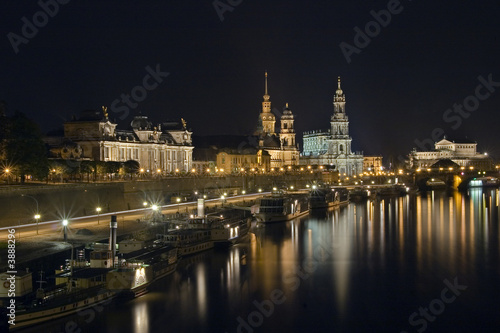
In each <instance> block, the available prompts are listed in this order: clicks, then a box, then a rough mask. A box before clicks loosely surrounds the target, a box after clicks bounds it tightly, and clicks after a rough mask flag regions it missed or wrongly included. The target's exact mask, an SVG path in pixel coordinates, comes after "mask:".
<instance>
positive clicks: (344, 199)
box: [309, 187, 349, 209]
mask: <svg viewBox="0 0 500 333" xmlns="http://www.w3.org/2000/svg"><path fill="white" fill-rule="evenodd" d="M348 202H349V191H347V189H345V188H341V187H339V188H323V189H313V190H311V192H310V193H309V209H325V208H330V207H336V206H340V205H342V204H347V203H348Z"/></svg>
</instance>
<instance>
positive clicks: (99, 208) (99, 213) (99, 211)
mask: <svg viewBox="0 0 500 333" xmlns="http://www.w3.org/2000/svg"><path fill="white" fill-rule="evenodd" d="M95 210H96V212H97V225H99V215H101V207H97V208H96V209H95Z"/></svg>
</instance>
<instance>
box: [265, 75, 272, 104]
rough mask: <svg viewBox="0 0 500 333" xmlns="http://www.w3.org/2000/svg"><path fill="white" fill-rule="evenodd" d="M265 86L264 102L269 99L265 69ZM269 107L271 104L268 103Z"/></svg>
mask: <svg viewBox="0 0 500 333" xmlns="http://www.w3.org/2000/svg"><path fill="white" fill-rule="evenodd" d="M265 82H266V85H265V86H266V88H265V94H264V102H269V99H271V96H269V94H268V93H267V71H266V80H265ZM269 107H271V105H269Z"/></svg>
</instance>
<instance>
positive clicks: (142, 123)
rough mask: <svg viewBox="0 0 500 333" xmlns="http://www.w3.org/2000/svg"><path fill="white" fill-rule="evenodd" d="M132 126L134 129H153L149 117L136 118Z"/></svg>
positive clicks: (131, 123)
mask: <svg viewBox="0 0 500 333" xmlns="http://www.w3.org/2000/svg"><path fill="white" fill-rule="evenodd" d="M130 126H131V127H132V128H133V129H143V130H149V129H151V126H152V123H151V122H150V121H149V120H148V117H147V116H142V115H140V116H135V117H134V119H133V120H132V122H130Z"/></svg>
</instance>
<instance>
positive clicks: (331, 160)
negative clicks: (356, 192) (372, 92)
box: [300, 77, 363, 176]
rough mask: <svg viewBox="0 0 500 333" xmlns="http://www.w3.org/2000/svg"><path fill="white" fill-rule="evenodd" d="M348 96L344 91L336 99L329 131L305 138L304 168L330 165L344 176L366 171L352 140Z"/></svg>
mask: <svg viewBox="0 0 500 333" xmlns="http://www.w3.org/2000/svg"><path fill="white" fill-rule="evenodd" d="M345 104H346V99H345V94H344V92H343V91H342V89H341V87H340V77H339V79H338V88H337V91H336V92H335V96H334V98H333V107H334V110H333V115H332V117H331V119H330V129H329V130H328V131H321V130H316V131H310V132H305V133H304V135H303V142H304V147H303V150H302V156H301V158H300V164H302V165H329V166H332V167H335V170H337V171H338V172H339V173H340V174H341V175H344V174H345V175H347V176H351V175H355V174H358V173H360V172H362V170H363V154H362V153H358V152H357V153H353V152H352V151H351V142H352V138H351V137H350V136H349V118H348V117H347V115H346V113H345Z"/></svg>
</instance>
